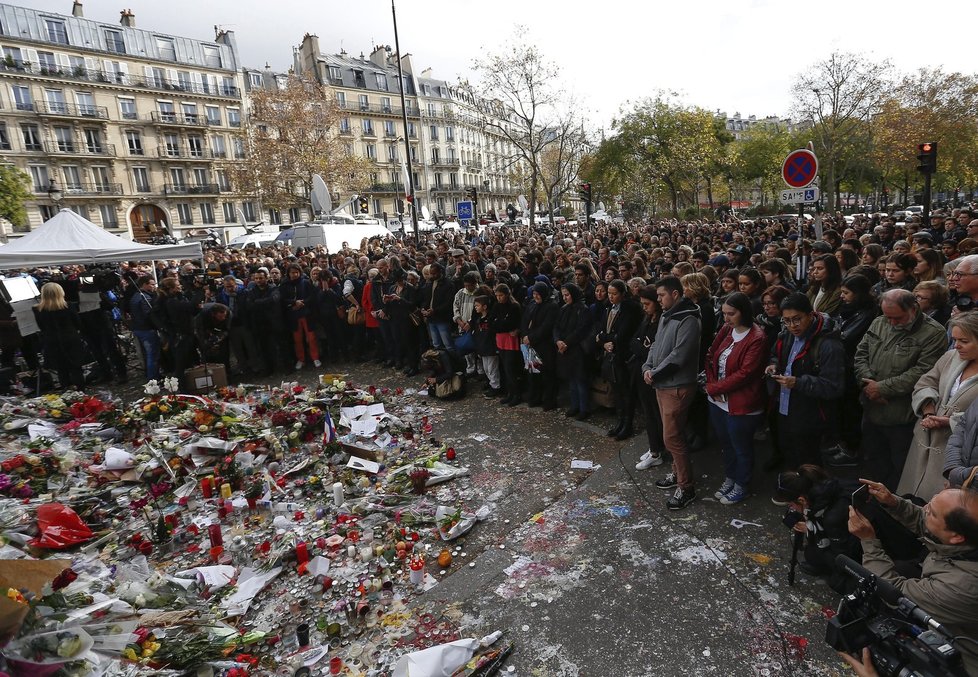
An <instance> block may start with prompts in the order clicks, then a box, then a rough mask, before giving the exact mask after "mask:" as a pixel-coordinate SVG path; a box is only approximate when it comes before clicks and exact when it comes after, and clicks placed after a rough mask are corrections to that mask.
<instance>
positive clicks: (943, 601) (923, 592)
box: [862, 498, 978, 675]
mask: <svg viewBox="0 0 978 677" xmlns="http://www.w3.org/2000/svg"><path fill="white" fill-rule="evenodd" d="M898 501H899V502H898V503H897V504H896V506H894V507H893V508H887V509H886V510H887V512H889V513H890V514H891V515H892V516H893V517H894V519H896V521H897V522H899V523H900V524H902V525H903V526H905V527H906V528H907V529H909V530H910V531H912V532H913V533H914V535H915V536H917V537H918V538H920V540H921V542H923V544H924V546H925V547H926V548H927V550H928V553H927V557H925V558H924V561H923V564H922V565H921V566H922V567H923V572H922V574H921V576H920V578H904V577H903V576H901V575H900V574H898V573H897V572H896V570H895V569H894V568H893V561H892V560H891V559H890V556H889V555H887V554H886V552H885V551H884V550H883V545H882V544H881V543H880V541H879V539H877V538H867V539H864V540H863V541H862V546H863V566H864V567H866V568H867V569H869V570H870V571H872V572H873V573H874V574H876V575H877V576H879V577H880V578H882V579H883V580H885V581H888V582H889V583H892V584H893V585H894V586H896V588H897V589H898V590H899V591H900V594H901V595H903V596H904V597H908V598H909V599H910V600H912V601H913V602H915V603H916V604H917V605H918V606H919V607H920V608H921V609H923V610H924V611H926V612H927V613H929V614H930V615H931V616H933V617H934V618H935V619H937V620H938V621H939V622H940V623H941V624H943V625H944V626H945V627H946V628H947V629H948V630H950V631H951V632H952V633H953V634H954V635H955V636H958V635H964V636H966V637H971V638H972V639H974V640H978V623H976V622H975V619H976V618H978V553H976V552H975V550H974V549H972V548H970V547H968V546H963V545H944V544H943V543H940V542H938V541H936V540H934V539H933V538H932V537H930V536H929V535H928V532H927V531H926V529H925V528H924V509H923V508H921V507H920V506H917V505H914V504H913V503H911V502H910V501H908V500H907V499H905V498H901V499H898ZM956 646H957V648H958V650H959V651H960V652H961V657H962V658H963V659H964V667H965V669H966V670H967V671H968V674H969V675H978V650H976V649H975V645H974V644H972V643H971V642H957V643H956Z"/></svg>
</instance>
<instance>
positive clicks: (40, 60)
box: [37, 52, 58, 75]
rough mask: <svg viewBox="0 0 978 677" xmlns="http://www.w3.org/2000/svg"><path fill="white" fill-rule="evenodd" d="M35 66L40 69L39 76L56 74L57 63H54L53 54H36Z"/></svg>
mask: <svg viewBox="0 0 978 677" xmlns="http://www.w3.org/2000/svg"><path fill="white" fill-rule="evenodd" d="M37 65H38V66H40V67H41V75H47V74H48V73H51V74H52V75H53V74H55V73H57V72H58V62H57V61H55V59H54V53H53V52H38V53H37Z"/></svg>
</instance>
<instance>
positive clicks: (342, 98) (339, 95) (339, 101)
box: [336, 92, 346, 108]
mask: <svg viewBox="0 0 978 677" xmlns="http://www.w3.org/2000/svg"><path fill="white" fill-rule="evenodd" d="M336 105H338V106H339V107H340V108H346V92H336Z"/></svg>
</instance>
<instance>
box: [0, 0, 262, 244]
mask: <svg viewBox="0 0 978 677" xmlns="http://www.w3.org/2000/svg"><path fill="white" fill-rule="evenodd" d="M63 1H64V0H63ZM71 9H72V11H71V14H70V15H62V14H58V13H55V12H44V11H40V10H35V9H26V8H22V7H15V6H11V5H3V4H0V52H2V55H0V56H2V60H0V162H4V163H8V164H13V165H14V166H16V167H19V168H20V169H22V170H24V171H25V172H27V173H28V174H29V175H30V177H31V182H32V190H33V193H34V199H33V200H31V201H29V203H28V204H27V212H28V216H29V220H28V222H27V223H22V224H13V228H12V232H6V233H0V236H3V237H11V236H13V237H16V236H17V235H18V234H19V233H22V232H27V231H29V230H30V229H31V228H34V227H36V226H37V225H39V224H40V223H42V222H43V221H45V220H46V219H48V218H50V217H51V216H52V215H53V214H54V213H56V211H57V209H58V208H59V207H67V208H70V209H72V210H74V211H76V212H78V213H79V214H80V215H82V216H84V217H85V218H88V219H90V220H91V221H93V222H94V223H96V224H99V225H101V226H103V227H104V228H106V229H107V230H110V231H113V232H116V233H118V234H122V235H128V236H130V237H132V238H133V239H135V240H140V241H145V240H147V239H149V238H151V237H154V236H156V235H161V234H164V233H171V234H173V235H175V236H177V237H184V236H186V235H188V234H189V233H190V232H191V231H193V230H199V229H203V228H210V227H215V228H222V227H225V226H234V225H243V224H240V221H241V215H242V214H243V217H244V219H245V220H246V221H249V222H252V221H257V220H259V218H260V217H259V213H258V209H257V207H256V202H255V201H253V200H250V199H247V198H245V199H241V198H240V196H236V195H235V194H234V187H233V186H232V185H231V181H230V177H229V172H228V167H229V163H233V162H234V161H235V160H240V159H242V158H243V157H244V145H243V144H242V142H241V140H240V135H239V133H238V132H239V129H240V127H241V124H242V107H243V99H242V94H243V88H242V82H241V80H242V69H241V65H240V63H239V59H238V54H237V48H236V45H235V39H234V34H233V32H231V31H218V32H217V35H216V36H215V38H214V40H212V41H211V40H199V39H196V38H188V37H180V36H175V35H169V34H165V33H161V32H157V31H153V30H147V29H140V28H136V19H135V16H134V15H133V13H132V12H131V11H129V10H123V11H122V12H121V13H120V19H119V21H118V22H105V21H97V20H92V19H87V18H85V17H84V12H83V7H82V4H81V2H78V1H76V2H74V5H73V7H72V8H71ZM52 189H56V191H55V190H52ZM59 194H60V200H59V201H58V202H55V201H54V200H53V199H52V196H58V195H59Z"/></svg>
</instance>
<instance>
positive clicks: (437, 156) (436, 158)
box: [431, 148, 441, 165]
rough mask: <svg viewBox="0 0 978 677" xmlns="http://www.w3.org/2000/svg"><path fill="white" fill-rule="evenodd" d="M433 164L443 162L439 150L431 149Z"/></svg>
mask: <svg viewBox="0 0 978 677" xmlns="http://www.w3.org/2000/svg"><path fill="white" fill-rule="evenodd" d="M431 162H432V164H436V165H437V164H438V163H439V162H441V154H440V153H439V151H438V149H437V148H432V149H431Z"/></svg>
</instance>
